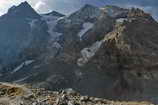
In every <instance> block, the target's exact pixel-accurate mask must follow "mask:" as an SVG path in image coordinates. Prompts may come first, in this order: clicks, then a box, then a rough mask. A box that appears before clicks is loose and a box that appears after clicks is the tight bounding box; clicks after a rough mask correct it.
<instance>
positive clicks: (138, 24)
mask: <svg viewBox="0 0 158 105" xmlns="http://www.w3.org/2000/svg"><path fill="white" fill-rule="evenodd" d="M24 4H25V5H26V4H27V3H22V4H21V5H24ZM18 7H21V6H18ZM18 7H17V8H18ZM22 7H25V8H26V7H27V8H28V7H30V6H22ZM15 9H16V8H15ZM13 10H14V8H13ZM28 10H30V9H28ZM33 11H34V10H32V9H31V12H29V13H31V14H29V15H26V16H25V15H24V17H23V15H22V17H21V18H20V19H16V18H14V21H16V23H17V22H19V24H11V22H13V21H12V19H10V18H6V19H4V18H5V16H7V15H8V16H9V15H10V14H9V12H8V14H6V15H4V17H3V16H2V17H1V18H0V27H2V25H1V24H2V23H3V22H8V21H10V22H9V23H7V24H6V27H2V28H3V30H4V31H2V32H4V33H5V34H3V33H0V37H3V35H5V37H6V39H7V40H8V39H9V41H11V42H10V43H9V44H8V45H3V44H6V43H4V42H7V41H6V40H5V41H0V43H2V44H1V46H2V47H5V46H9V47H7V48H8V49H9V50H8V52H10V50H12V51H11V52H12V54H11V53H9V54H8V55H5V56H4V59H5V60H2V61H7V60H6V59H8V58H7V57H10V56H11V55H14V53H15V54H16V55H17V56H18V57H16V56H15V57H14V58H16V59H17V61H15V59H13V62H12V64H13V66H12V65H10V63H6V66H7V67H6V66H5V67H6V68H7V69H8V68H9V71H6V69H3V68H2V69H3V70H2V73H1V76H0V80H1V81H7V82H15V83H28V84H30V85H32V86H33V87H40V88H46V89H50V90H60V89H66V88H73V89H74V90H76V91H78V92H80V93H81V94H83V95H90V96H97V97H104V98H108V99H116V100H118V99H119V100H141V101H143V100H148V101H153V102H157V100H158V99H157V94H156V93H157V87H158V86H157V85H156V84H155V83H157V60H158V59H157V57H158V55H157V50H158V49H157V44H158V31H157V29H158V23H157V22H156V21H155V20H154V19H153V18H152V16H150V14H147V13H145V12H144V11H142V10H140V9H135V8H132V9H123V8H120V7H117V6H105V7H103V8H98V7H95V6H91V5H85V6H84V7H83V8H81V9H79V10H78V11H76V12H75V13H73V14H71V15H69V16H64V15H62V14H60V13H57V12H51V13H48V14H43V15H38V16H37V13H34V12H33ZM18 13H19V14H20V13H21V12H18ZM32 13H33V14H34V15H32ZM13 14H16V12H13ZM19 14H16V15H19ZM13 16H14V15H13ZM30 17H31V19H30ZM28 18H29V20H28ZM1 22H2V23H1ZM30 22H31V23H30ZM33 23H34V24H33ZM8 24H9V25H10V24H11V27H10V28H8V27H9V26H8ZM16 25H17V26H16ZM34 25H35V26H34ZM22 26H23V27H25V28H24V29H23V27H22ZM17 27H19V28H22V29H20V30H18V29H17ZM27 28H28V30H26V29H27ZM7 29H10V30H11V31H7ZM10 32H12V34H11V33H10ZM17 32H18V33H17ZM26 32H28V33H26ZM10 34H11V35H10ZM23 35H24V36H23ZM27 35H28V37H26V36H27ZM29 35H30V36H29ZM8 37H9V38H8ZM10 37H13V38H10ZM25 37H26V38H25ZM16 38H19V39H18V40H16ZM27 38H28V39H29V40H31V41H28V40H26V39H27ZM1 39H2V38H1ZM13 39H14V40H13ZM18 41H20V42H19V43H18V44H17V42H18ZM26 43H28V44H26ZM14 44H16V45H14ZM18 45H19V46H20V47H19V46H18ZM32 45H33V46H32ZM15 46H16V47H15ZM12 48H13V49H12ZM17 49H20V51H19V52H17V51H15V52H13V51H14V50H17ZM2 53H4V54H7V53H6V52H5V51H2ZM0 55H1V54H0ZM2 65H3V63H2Z"/></svg>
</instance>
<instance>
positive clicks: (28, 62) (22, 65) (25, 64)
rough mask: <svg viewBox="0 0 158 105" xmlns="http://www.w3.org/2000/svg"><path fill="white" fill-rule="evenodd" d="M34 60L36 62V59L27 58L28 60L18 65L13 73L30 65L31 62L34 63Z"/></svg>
mask: <svg viewBox="0 0 158 105" xmlns="http://www.w3.org/2000/svg"><path fill="white" fill-rule="evenodd" d="M33 62H34V60H27V61H25V62H23V63H21V64H20V65H19V66H17V67H16V68H15V69H14V70H13V71H12V72H11V74H13V73H15V72H17V71H19V70H20V69H22V68H23V67H25V66H28V65H30V64H31V63H33Z"/></svg>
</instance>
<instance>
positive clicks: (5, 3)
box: [0, 0, 158, 19]
mask: <svg viewBox="0 0 158 105" xmlns="http://www.w3.org/2000/svg"><path fill="white" fill-rule="evenodd" d="M23 1H28V3H29V4H30V5H31V6H32V7H33V8H34V9H35V10H36V11H37V12H39V13H47V12H50V11H52V10H55V11H58V12H61V13H64V14H70V13H72V12H74V11H76V10H78V9H79V8H81V7H82V6H83V5H85V4H92V5H95V6H104V5H118V6H121V7H126V8H129V7H139V8H141V9H144V10H145V11H146V12H149V13H151V14H152V15H153V17H155V18H157V19H158V0H0V15H2V14H4V13H6V12H7V10H8V9H9V8H10V7H11V6H13V5H18V4H20V3H21V2H23Z"/></svg>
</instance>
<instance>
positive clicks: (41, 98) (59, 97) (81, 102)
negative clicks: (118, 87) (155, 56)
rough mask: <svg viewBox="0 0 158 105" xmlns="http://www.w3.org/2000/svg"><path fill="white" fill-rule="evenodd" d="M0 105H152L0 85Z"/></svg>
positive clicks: (71, 91)
mask: <svg viewBox="0 0 158 105" xmlns="http://www.w3.org/2000/svg"><path fill="white" fill-rule="evenodd" d="M0 105H154V104H151V103H149V102H114V101H109V100H106V99H102V98H95V97H88V96H81V95H80V94H79V93H77V92H75V91H74V90H72V89H67V90H63V91H61V92H56V91H54V92H53V91H48V90H45V89H32V88H26V86H19V85H14V84H12V85H10V84H3V83H2V84H0Z"/></svg>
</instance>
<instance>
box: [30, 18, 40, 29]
mask: <svg viewBox="0 0 158 105" xmlns="http://www.w3.org/2000/svg"><path fill="white" fill-rule="evenodd" d="M37 21H38V20H37V19H33V20H31V21H30V22H29V25H30V27H31V29H32V28H34V27H35V26H36V22H37Z"/></svg>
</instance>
